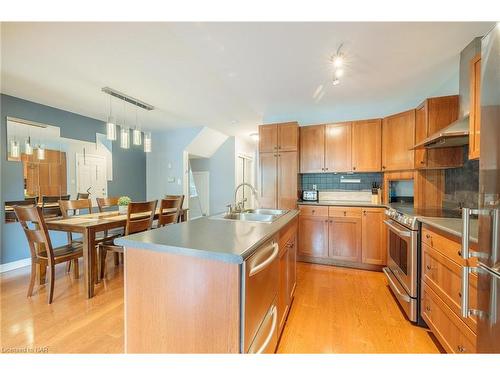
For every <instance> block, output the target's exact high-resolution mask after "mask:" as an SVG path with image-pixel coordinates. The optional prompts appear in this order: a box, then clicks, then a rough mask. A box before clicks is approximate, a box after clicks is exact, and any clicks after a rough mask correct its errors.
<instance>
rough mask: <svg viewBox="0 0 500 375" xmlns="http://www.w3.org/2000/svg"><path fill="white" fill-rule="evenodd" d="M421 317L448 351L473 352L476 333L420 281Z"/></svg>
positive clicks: (474, 350)
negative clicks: (421, 288) (421, 287)
mask: <svg viewBox="0 0 500 375" xmlns="http://www.w3.org/2000/svg"><path fill="white" fill-rule="evenodd" d="M422 286H423V290H422V317H423V318H424V320H425V322H426V323H427V324H428V325H429V327H430V329H431V331H432V333H434V335H435V336H436V337H437V338H438V340H439V342H440V343H441V345H443V347H444V348H445V350H446V351H447V352H448V353H475V352H476V335H475V334H474V332H472V331H471V330H470V328H469V327H467V325H466V324H465V323H464V322H463V321H462V320H461V319H460V318H459V317H458V316H457V315H456V314H455V313H454V312H453V311H451V309H450V308H449V307H448V306H447V305H446V304H445V303H444V302H443V301H442V300H441V299H440V298H439V297H438V296H437V294H436V293H434V292H433V290H432V288H430V287H429V285H427V283H425V282H423V283H422Z"/></svg>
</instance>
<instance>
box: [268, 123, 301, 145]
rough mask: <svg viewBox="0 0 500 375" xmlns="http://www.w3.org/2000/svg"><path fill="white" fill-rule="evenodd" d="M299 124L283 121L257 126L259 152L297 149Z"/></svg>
mask: <svg viewBox="0 0 500 375" xmlns="http://www.w3.org/2000/svg"><path fill="white" fill-rule="evenodd" d="M298 148H299V124H298V123H297V122H285V123H282V124H270V125H261V126H259V152H273V151H277V150H279V151H298Z"/></svg>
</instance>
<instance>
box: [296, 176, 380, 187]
mask: <svg viewBox="0 0 500 375" xmlns="http://www.w3.org/2000/svg"><path fill="white" fill-rule="evenodd" d="M341 179H359V180H360V182H359V183H344V182H340V181H341ZM299 181H300V186H299V189H300V190H312V189H313V185H316V188H317V190H320V191H335V190H371V188H372V182H376V183H377V184H378V186H381V185H382V182H383V174H382V173H303V174H301V175H300V179H299Z"/></svg>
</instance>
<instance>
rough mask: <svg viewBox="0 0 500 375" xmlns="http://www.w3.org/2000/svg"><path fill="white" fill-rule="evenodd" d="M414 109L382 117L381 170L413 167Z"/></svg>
mask: <svg viewBox="0 0 500 375" xmlns="http://www.w3.org/2000/svg"><path fill="white" fill-rule="evenodd" d="M414 145H415V110H414V109H412V110H410V111H406V112H401V113H398V114H396V115H392V116H389V117H386V118H384V120H383V122H382V171H384V172H385V171H398V170H405V169H413V168H414V154H415V153H414V151H413V150H411V148H412V147H413V146H414Z"/></svg>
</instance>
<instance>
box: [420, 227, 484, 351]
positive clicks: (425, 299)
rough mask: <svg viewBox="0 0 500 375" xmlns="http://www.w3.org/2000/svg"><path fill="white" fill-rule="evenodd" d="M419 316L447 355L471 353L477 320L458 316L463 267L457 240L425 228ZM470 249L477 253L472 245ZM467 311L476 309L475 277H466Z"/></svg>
mask: <svg viewBox="0 0 500 375" xmlns="http://www.w3.org/2000/svg"><path fill="white" fill-rule="evenodd" d="M421 245H422V296H421V299H422V317H423V318H424V320H425V322H426V323H427V324H428V325H429V327H430V329H431V331H432V332H433V333H434V335H435V336H436V337H437V338H438V340H439V342H440V343H441V345H443V347H444V348H445V349H446V351H448V352H450V353H474V352H475V348H476V333H475V332H476V324H477V321H476V318H475V317H473V316H470V317H468V318H464V317H462V315H461V303H462V301H461V298H462V294H461V293H462V270H463V266H464V265H466V264H468V265H474V264H475V263H476V262H477V260H476V259H470V260H468V261H465V260H464V259H462V257H461V244H460V239H459V238H458V237H454V236H451V235H449V234H447V233H444V232H441V231H439V230H437V229H435V228H432V227H430V226H428V225H425V224H424V226H423V228H422V244H421ZM472 250H476V249H475V246H472ZM469 304H470V308H472V309H475V308H476V306H477V275H476V274H474V273H471V274H470V275H469Z"/></svg>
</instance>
